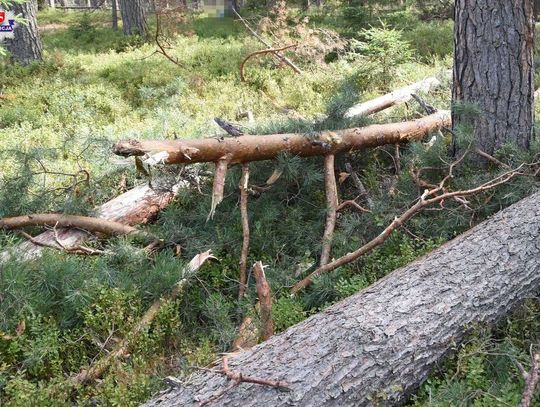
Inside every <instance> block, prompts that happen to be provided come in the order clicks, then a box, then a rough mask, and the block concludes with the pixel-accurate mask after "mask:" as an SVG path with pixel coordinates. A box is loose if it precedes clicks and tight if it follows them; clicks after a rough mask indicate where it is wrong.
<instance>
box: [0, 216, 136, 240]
mask: <svg viewBox="0 0 540 407" xmlns="http://www.w3.org/2000/svg"><path fill="white" fill-rule="evenodd" d="M28 226H49V227H54V228H56V227H58V228H76V229H82V230H86V231H88V232H95V233H103V234H105V235H129V234H133V233H137V229H136V228H134V227H132V226H127V225H124V224H122V223H119V222H114V221H111V220H107V219H100V218H92V217H89V216H78V215H65V214H57V213H36V214H32V215H24V216H16V217H12V218H2V219H0V229H8V230H10V229H22V228H25V227H28Z"/></svg>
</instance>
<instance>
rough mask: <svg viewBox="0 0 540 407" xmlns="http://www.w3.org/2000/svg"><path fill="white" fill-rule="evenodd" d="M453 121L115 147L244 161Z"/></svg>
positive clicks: (411, 135)
mask: <svg viewBox="0 0 540 407" xmlns="http://www.w3.org/2000/svg"><path fill="white" fill-rule="evenodd" d="M450 121H451V118H450V113H449V112H446V111H440V112H437V113H435V114H433V115H431V116H426V117H423V118H421V119H417V120H412V121H409V122H400V123H389V124H374V125H371V126H367V127H360V128H351V129H344V130H335V131H322V132H320V133H317V134H314V135H313V136H312V137H306V135H305V133H289V134H269V135H258V136H257V135H247V134H246V135H244V136H240V137H227V138H225V139H223V140H217V139H215V138H205V139H193V140H181V139H179V140H123V141H120V142H119V143H117V144H116V145H115V147H114V152H115V153H116V154H118V155H122V156H142V155H145V154H159V158H160V162H162V163H165V164H181V163H189V164H192V163H196V162H218V161H223V160H227V161H228V162H229V163H230V164H239V163H244V162H248V161H261V160H269V159H273V158H275V157H276V156H277V155H279V154H280V153H285V152H288V153H290V154H292V155H298V156H301V157H312V156H318V155H327V154H338V153H341V152H346V151H351V150H360V149H366V148H370V147H377V146H380V145H385V144H395V143H402V142H407V141H411V140H420V139H422V138H423V137H424V136H425V135H426V134H428V133H430V132H431V131H433V130H436V129H439V128H441V127H443V126H447V125H449V124H450ZM314 142H315V143H314ZM328 146H329V147H330V149H329V148H328Z"/></svg>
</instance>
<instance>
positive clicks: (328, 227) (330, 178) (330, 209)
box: [320, 154, 338, 266]
mask: <svg viewBox="0 0 540 407" xmlns="http://www.w3.org/2000/svg"><path fill="white" fill-rule="evenodd" d="M334 161H335V157H334V155H333V154H328V155H326V156H325V157H324V186H325V190H326V223H325V226H324V234H323V241H322V251H321V260H320V265H321V266H324V265H325V264H327V263H328V262H329V261H330V253H331V251H332V238H333V236H334V229H335V227H336V213H337V207H338V192H337V185H336V175H335V169H334Z"/></svg>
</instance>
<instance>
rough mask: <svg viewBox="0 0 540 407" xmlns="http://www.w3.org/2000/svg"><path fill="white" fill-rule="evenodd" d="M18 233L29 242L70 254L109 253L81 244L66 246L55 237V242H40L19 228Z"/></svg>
mask: <svg viewBox="0 0 540 407" xmlns="http://www.w3.org/2000/svg"><path fill="white" fill-rule="evenodd" d="M18 234H19V235H21V236H22V237H24V238H25V239H26V240H28V241H29V242H31V243H33V244H35V245H36V246H41V247H46V248H49V249H56V250H63V251H65V252H66V253H71V254H86V255H102V254H109V252H106V251H104V250H99V249H93V248H91V247H87V246H83V245H75V246H70V247H66V246H64V245H63V244H62V243H60V242H59V240H58V238H56V242H55V243H54V244H53V243H47V242H40V241H39V240H37V239H36V238H34V237H33V236H31V235H29V234H28V233H26V232H24V231H22V230H20V231H18Z"/></svg>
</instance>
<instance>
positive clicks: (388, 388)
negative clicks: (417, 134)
mask: <svg viewBox="0 0 540 407" xmlns="http://www.w3.org/2000/svg"><path fill="white" fill-rule="evenodd" d="M539 242H540V193H537V194H535V195H533V196H531V197H529V198H526V199H524V200H523V201H521V202H519V203H517V204H515V205H513V206H511V207H510V208H507V209H505V210H503V211H501V212H500V213H498V214H496V215H495V216H493V218H491V219H490V220H487V221H485V222H483V223H482V224H480V225H478V226H477V227H475V228H473V229H472V230H470V231H469V232H467V233H465V234H463V235H461V236H458V237H457V238H456V239H454V240H452V241H451V242H449V243H447V244H445V245H444V246H442V247H441V248H439V249H437V250H435V251H434V252H432V253H430V254H428V255H427V256H424V257H423V258H421V259H419V260H417V261H415V262H414V263H412V264H410V265H408V266H406V267H403V268H401V269H399V270H396V271H394V272H393V273H391V274H390V275H388V276H387V277H385V278H383V279H382V280H380V281H378V282H377V283H375V284H374V285H373V286H371V287H368V288H367V289H365V290H363V291H361V292H360V293H358V294H356V295H354V296H352V297H349V298H348V299H346V300H344V301H341V302H339V303H337V304H335V305H333V306H331V307H329V308H327V309H326V310H325V311H323V312H321V313H319V314H317V315H314V316H312V317H310V318H309V319H307V320H305V321H304V322H301V323H300V324H298V325H295V326H294V327H291V328H289V329H288V330H287V331H285V332H283V333H281V334H279V335H276V336H273V337H272V338H270V339H269V340H268V341H266V342H264V343H262V344H261V345H258V346H256V347H254V348H253V349H251V350H250V351H247V352H244V353H241V354H239V355H236V356H233V357H230V359H229V363H228V365H229V368H230V369H231V371H234V372H235V373H238V374H242V375H243V376H244V377H246V376H250V377H257V378H263V379H267V380H272V381H280V382H281V381H285V382H286V383H288V387H289V388H290V391H280V390H278V389H275V388H272V387H270V386H264V385H254V384H248V383H240V384H239V385H238V386H236V387H234V388H232V389H230V390H229V391H227V392H226V393H224V394H223V396H222V397H221V398H219V399H217V400H215V401H213V402H210V403H207V404H205V405H206V406H223V407H227V406H242V407H252V406H253V407H261V406H296V407H300V406H310V407H316V406H325V407H333V406H339V407H347V406H355V407H358V406H394V405H397V404H402V403H403V402H404V401H405V400H406V398H407V396H408V395H409V394H410V393H411V392H412V391H414V390H415V389H416V388H417V387H418V386H419V385H420V384H421V383H422V382H423V381H424V380H426V378H427V377H428V375H429V374H430V372H431V370H432V368H433V367H434V366H435V365H436V364H438V363H439V362H440V361H441V360H442V359H443V358H444V356H445V355H446V354H447V353H448V352H449V351H450V350H451V349H452V348H454V347H455V346H456V344H459V343H460V341H461V340H462V339H463V338H464V335H465V333H466V331H467V329H469V327H471V326H472V325H473V324H475V323H489V322H492V321H494V320H496V319H498V318H500V317H501V316H503V315H504V314H506V313H507V312H508V311H509V310H511V309H512V308H513V307H514V306H516V305H517V304H519V303H520V302H521V301H522V300H523V299H524V298H527V297H529V296H532V295H536V294H537V292H538V289H539V288H540V244H539ZM230 384H231V382H230V381H229V380H228V379H227V378H226V377H224V376H223V375H219V374H215V373H212V372H210V371H204V372H198V373H195V374H194V375H193V376H192V377H191V378H190V379H189V381H187V382H186V383H185V384H184V385H182V386H179V387H177V388H175V389H174V390H172V391H170V392H168V393H166V394H164V395H162V396H160V397H158V398H157V399H155V400H153V401H150V402H148V403H147V404H146V406H147V407H151V406H155V407H158V406H159V407H172V406H186V407H187V406H195V405H198V402H201V403H202V402H205V401H208V400H210V399H211V397H212V396H214V395H216V394H218V393H219V392H220V391H222V390H223V389H225V388H226V387H227V386H229V385H230Z"/></svg>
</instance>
